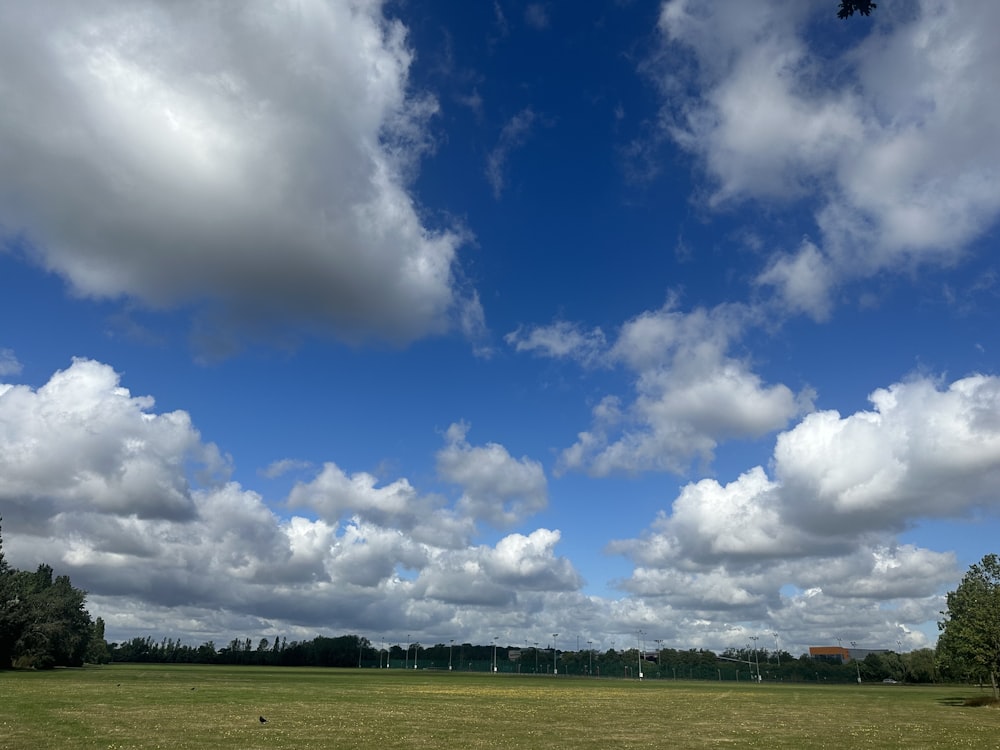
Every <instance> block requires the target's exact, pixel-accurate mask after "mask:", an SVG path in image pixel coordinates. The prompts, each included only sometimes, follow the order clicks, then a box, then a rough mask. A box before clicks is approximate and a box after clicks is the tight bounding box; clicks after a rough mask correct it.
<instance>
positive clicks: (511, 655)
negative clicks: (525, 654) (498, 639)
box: [507, 648, 521, 661]
mask: <svg viewBox="0 0 1000 750" xmlns="http://www.w3.org/2000/svg"><path fill="white" fill-rule="evenodd" d="M507 659H508V660H509V661H521V649H519V648H509V649H507Z"/></svg>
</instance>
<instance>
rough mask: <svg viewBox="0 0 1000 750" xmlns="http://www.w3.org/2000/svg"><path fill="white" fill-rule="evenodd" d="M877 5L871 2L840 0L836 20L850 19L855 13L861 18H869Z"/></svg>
mask: <svg viewBox="0 0 1000 750" xmlns="http://www.w3.org/2000/svg"><path fill="white" fill-rule="evenodd" d="M877 7H878V5H876V4H875V3H873V2H871V0H841V3H840V9H839V10H838V11H837V18H850V17H851V16H853V15H854V13H855V11H857V12H858V13H860V14H861V15H862V16H870V15H871V14H872V11H873V10H875V8H877Z"/></svg>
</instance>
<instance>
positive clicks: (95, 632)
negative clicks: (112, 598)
mask: <svg viewBox="0 0 1000 750" xmlns="http://www.w3.org/2000/svg"><path fill="white" fill-rule="evenodd" d="M84 660H85V661H87V662H89V663H91V664H107V663H108V662H109V661H111V651H110V650H109V649H108V642H107V641H106V640H104V620H103V619H102V618H100V617H98V618H97V619H96V620H94V626H93V629H92V630H91V634H90V643H89V644H88V645H87V653H86V654H85V656H84Z"/></svg>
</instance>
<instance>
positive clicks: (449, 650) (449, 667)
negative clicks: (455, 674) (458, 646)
mask: <svg viewBox="0 0 1000 750" xmlns="http://www.w3.org/2000/svg"><path fill="white" fill-rule="evenodd" d="M454 650H455V639H454V638H452V639H451V643H450V644H448V671H449V672H450V671H451V652H452V651H454Z"/></svg>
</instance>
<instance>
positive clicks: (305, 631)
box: [0, 360, 582, 640]
mask: <svg viewBox="0 0 1000 750" xmlns="http://www.w3.org/2000/svg"><path fill="white" fill-rule="evenodd" d="M153 406H154V402H153V399H152V398H149V397H134V396H132V395H131V394H130V393H129V391H128V390H127V389H126V388H124V387H122V386H121V384H120V380H119V376H118V375H117V374H116V373H115V372H114V371H113V370H112V369H111V368H110V367H108V366H107V365H103V364H100V363H97V362H93V361H91V360H76V361H74V363H73V365H72V366H71V367H70V368H68V369H67V370H65V371H62V372H58V373H56V374H54V375H53V376H52V378H51V379H50V381H49V382H48V383H46V384H45V385H44V386H42V387H41V388H39V389H37V391H36V390H32V389H30V388H27V387H25V386H21V385H2V386H0V446H2V448H3V449H2V450H0V477H2V479H0V516H2V517H3V519H4V529H3V530H4V540H3V541H4V549H5V553H6V554H7V557H8V560H9V561H10V562H11V563H12V564H14V565H15V566H17V567H22V568H32V567H34V566H35V565H37V564H38V563H40V562H43V561H44V562H47V563H49V564H51V565H53V567H55V568H56V569H57V570H58V571H59V572H60V573H64V572H65V573H68V574H69V575H70V576H71V577H72V579H73V581H74V583H75V584H76V585H78V586H81V587H82V588H84V589H86V590H87V591H89V592H90V610H91V613H92V614H93V615H94V616H101V617H104V618H105V620H106V621H107V622H108V625H109V628H110V629H111V635H112V638H117V637H132V636H134V635H137V634H141V633H143V632H149V631H153V632H156V633H163V634H171V635H174V634H177V635H183V636H184V637H185V638H191V637H198V636H200V637H203V638H204V639H205V640H207V639H209V638H215V639H218V638H220V637H224V638H229V637H233V636H240V635H242V634H243V633H245V632H247V631H249V632H252V633H257V634H267V635H271V634H276V633H277V634H282V635H286V636H288V637H295V636H299V637H313V636H314V635H315V633H316V631H317V629H323V630H328V629H331V628H333V629H343V630H344V631H349V632H351V631H353V632H358V631H367V632H372V631H373V630H376V629H377V630H378V631H380V632H387V631H389V632H392V631H394V630H395V631H398V630H402V629H404V628H408V629H412V630H413V631H414V632H419V631H418V628H419V629H422V630H424V632H439V633H440V632H444V633H448V632H451V633H455V632H461V633H462V634H463V636H466V637H479V638H485V637H486V636H485V634H484V633H482V632H481V629H482V628H483V627H484V625H483V624H484V623H493V624H494V625H499V624H502V623H503V622H504V621H505V620H508V619H510V620H511V622H513V621H514V620H513V618H514V615H512V614H511V613H510V612H509V611H508V608H509V607H510V605H511V604H512V603H516V605H517V606H516V607H515V608H514V610H515V611H516V612H517V613H519V614H517V615H516V617H524V616H526V615H527V613H529V612H537V611H538V610H540V609H541V607H542V603H543V600H542V599H541V597H543V596H546V595H551V594H558V595H572V596H578V594H577V592H578V589H579V587H580V586H581V585H582V581H581V579H580V576H579V574H578V573H577V572H576V570H575V568H574V567H573V565H572V563H571V562H570V561H569V560H568V559H566V558H565V557H561V556H558V555H557V554H556V547H557V545H558V544H559V543H560V539H561V535H560V532H559V531H557V530H550V529H535V530H531V531H527V532H526V533H512V534H510V535H508V536H505V537H502V538H501V539H500V540H499V541H498V542H497V543H496V544H495V545H494V546H489V545H486V544H474V543H473V542H472V538H473V536H474V534H475V533H476V523H477V522H478V521H482V520H486V521H489V522H496V523H504V524H506V523H510V522H513V521H515V520H519V519H521V518H523V517H525V516H527V515H528V514H530V513H532V512H535V511H537V510H538V509H540V508H542V507H544V505H545V502H546V483H545V477H544V473H543V472H542V469H541V465H540V464H538V463H537V462H534V461H531V460H529V459H527V458H522V459H514V458H513V457H511V456H510V455H509V454H508V453H507V451H506V450H505V449H504V448H503V447H502V446H499V445H497V444H494V443H490V444H487V445H485V446H482V447H478V446H471V445H469V444H468V442H467V441H466V439H465V432H466V428H465V426H464V425H454V426H453V427H452V428H451V429H450V430H449V432H448V442H447V444H446V446H445V447H444V448H442V450H441V451H440V453H439V456H438V458H439V462H440V468H441V471H442V476H443V477H444V478H445V479H446V480H447V481H450V482H454V483H456V484H458V485H460V487H461V489H462V493H463V494H462V495H461V497H460V498H459V499H458V500H457V501H456V502H455V503H453V504H449V503H448V502H447V501H446V500H445V499H444V498H441V497H438V496H436V495H432V494H427V493H422V492H420V491H419V490H418V489H417V488H415V487H414V486H413V485H412V484H411V483H410V482H409V480H407V479H405V478H399V479H396V480H395V481H392V482H388V483H385V484H380V483H379V481H378V480H377V479H376V478H375V477H373V476H372V475H369V474H366V473H363V472H361V473H356V474H352V475H348V474H347V473H345V472H344V471H343V470H341V469H340V468H339V467H338V466H337V465H336V464H334V463H332V462H327V463H326V464H324V465H323V467H322V468H321V469H319V470H318V472H317V473H316V475H315V476H314V477H313V478H312V479H311V480H310V481H300V482H299V483H297V484H296V485H295V486H294V487H293V489H292V490H291V492H290V493H289V496H288V498H287V500H286V503H285V508H286V509H287V508H289V507H290V508H305V509H308V511H310V512H311V513H316V514H318V515H319V516H320V517H319V518H306V517H304V516H302V515H288V514H287V513H284V512H283V513H281V514H280V515H279V514H278V513H276V512H275V511H274V510H272V509H271V508H270V507H269V505H268V503H267V502H266V501H265V500H264V498H263V497H262V496H261V495H259V494H257V493H256V492H253V491H251V490H248V489H245V488H243V487H241V486H240V485H238V484H236V483H234V482H224V481H219V482H208V483H206V481H205V480H206V475H207V473H210V472H205V471H201V472H197V475H192V476H190V477H189V476H187V467H188V466H189V464H191V463H192V462H193V463H195V464H202V465H203V466H204V468H206V469H213V470H216V471H215V473H218V469H219V468H220V467H224V464H222V463H221V461H220V459H219V453H218V450H217V449H216V448H215V447H214V446H213V445H211V444H205V443H203V442H201V438H200V436H199V434H198V432H197V430H196V429H195V428H194V426H193V425H192V424H191V421H190V419H189V418H188V416H187V415H186V414H185V413H184V412H172V413H165V414H158V413H156V412H154V411H153ZM282 463H283V465H287V461H286V462H282ZM292 463H294V462H292ZM450 505H453V506H454V507H449V506H450ZM463 617H471V618H472V620H471V621H470V622H469V623H466V624H465V625H463V626H462V628H461V629H460V630H459V629H458V626H459V624H460V622H459V621H460V620H461V619H462V618H463Z"/></svg>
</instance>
